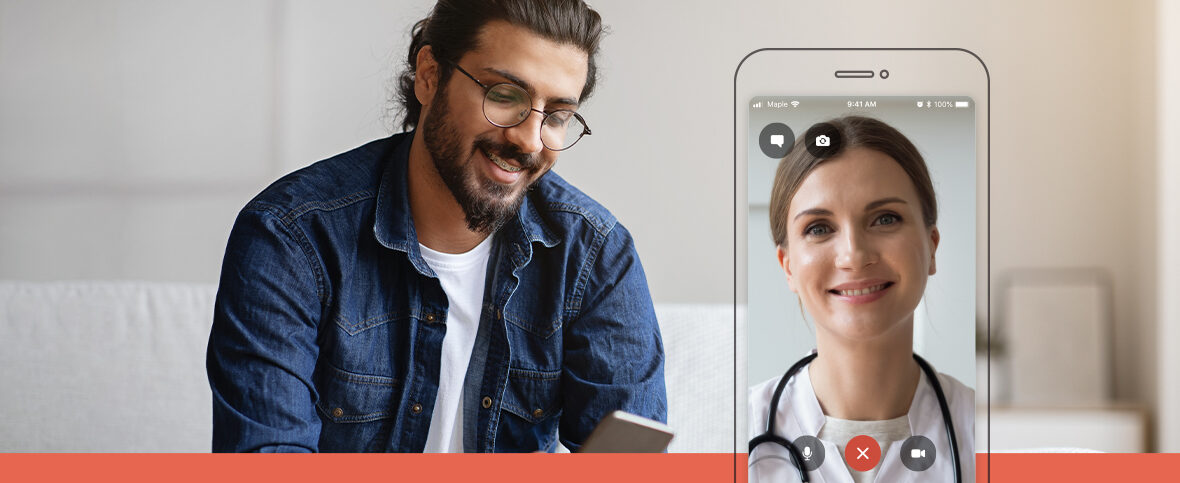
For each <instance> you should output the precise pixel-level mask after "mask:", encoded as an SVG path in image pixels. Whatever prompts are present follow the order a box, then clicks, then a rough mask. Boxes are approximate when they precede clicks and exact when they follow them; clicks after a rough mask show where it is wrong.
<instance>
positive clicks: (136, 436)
mask: <svg viewBox="0 0 1180 483" xmlns="http://www.w3.org/2000/svg"><path fill="white" fill-rule="evenodd" d="M215 292H216V286H214V285H210V284H183V283H154V282H153V283H147V282H105V281H104V282H47V283H41V282H20V281H0V408H3V409H4V411H3V414H0V452H203V451H209V448H210V437H211V434H212V431H211V421H212V416H211V409H210V408H211V402H210V400H211V396H210V392H209V385H208V382H207V379H206V377H205V345H206V342H207V340H208V337H209V327H210V325H211V324H212V308H213V299H214V294H215ZM656 313H657V316H658V318H659V320H660V329H661V331H662V332H663V337H664V344H665V352H666V355H667V362H666V368H665V377H666V382H667V388H668V401H669V411H668V419H669V425H670V426H671V427H672V428H673V429H675V430H676V431H677V436H676V438H675V439H674V440H673V442H672V446H671V447H670V451H675V452H732V451H733V450H734V446H733V445H734V441H735V439H734V412H733V410H734V392H733V389H732V388H734V351H733V347H734V346H733V342H734V330H733V328H734V326H733V320H734V319H733V309H732V307H731V306H729V305H695V306H694V305H657V306H656ZM743 346H744V344H743ZM740 350H741V351H742V352H743V353H744V348H740ZM742 362H744V356H743V361H742ZM738 376H739V377H740V378H741V381H742V383H741V386H743V387H744V385H745V384H744V382H745V381H744V377H745V376H744V373H739V374H738ZM739 423H741V422H740V421H739ZM739 427H744V426H739Z"/></svg>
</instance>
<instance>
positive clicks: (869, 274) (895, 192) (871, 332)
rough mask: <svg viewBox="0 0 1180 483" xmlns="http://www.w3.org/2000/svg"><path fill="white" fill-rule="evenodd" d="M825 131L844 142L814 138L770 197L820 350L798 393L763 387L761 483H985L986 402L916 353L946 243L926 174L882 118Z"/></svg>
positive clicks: (758, 420) (753, 394) (797, 380)
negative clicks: (979, 450) (920, 313)
mask: <svg viewBox="0 0 1180 483" xmlns="http://www.w3.org/2000/svg"><path fill="white" fill-rule="evenodd" d="M818 126H824V127H822V128H820V130H819V131H817V130H816V128H813V129H812V130H809V134H808V135H807V136H805V137H812V136H814V132H823V130H826V131H827V133H828V134H831V136H830V139H831V140H832V142H831V145H830V146H829V147H826V148H820V147H817V146H815V141H814V140H813V139H807V140H806V142H807V143H810V144H811V146H810V147H809V146H806V145H805V143H804V140H802V139H801V140H800V142H799V143H797V144H796V146H795V147H794V148H793V149H792V150H791V152H790V153H788V154H787V156H786V157H785V158H784V159H783V160H782V162H781V163H780V164H779V166H778V172H777V173H776V175H775V179H774V187H773V188H772V191H771V197H770V227H771V234H772V236H773V237H774V242H775V245H776V246H777V247H778V248H777V250H776V252H777V255H778V262H779V265H780V266H781V267H782V269H783V272H784V273H785V274H786V279H787V284H788V285H789V286H790V288H791V291H792V292H795V293H796V294H798V296H799V299H800V300H801V301H802V304H803V307H804V308H805V309H806V310H807V313H809V314H810V315H811V318H812V319H813V320H814V322H815V333H816V352H815V353H813V354H812V355H810V356H808V357H805V358H803V359H802V360H800V361H799V362H798V363H796V364H795V365H794V366H793V367H792V369H791V370H790V371H788V373H787V374H784V376H786V379H787V380H786V381H785V383H783V384H780V382H783V381H782V379H783V377H781V376H780V377H776V378H774V379H771V380H769V381H766V382H763V383H761V384H758V385H757V386H754V387H753V388H751V389H750V393H749V399H748V401H749V413H748V418H747V420H748V421H749V424H750V437H751V438H754V439H753V440H751V448H750V455H749V477H750V481H751V482H755V481H757V482H780V481H800V480H801V479H802V478H803V477H806V478H807V479H808V480H809V481H825V482H850V483H851V482H858V483H859V482H867V481H886V482H899V481H937V482H953V481H974V479H975V474H974V473H975V466H974V461H975V458H974V457H975V431H974V416H975V413H974V411H975V406H974V401H975V392H974V391H973V390H971V389H970V388H968V387H966V386H964V385H963V384H962V383H960V382H959V381H957V380H955V379H954V378H952V377H950V376H947V375H943V374H937V373H935V372H934V371H933V370H932V369H930V368H929V365H928V364H926V363H925V361H922V360H921V359H920V358H918V357H917V356H915V355H914V353H913V334H914V309H915V308H916V307H917V306H918V302H919V301H920V300H921V299H922V294H923V292H924V291H925V289H926V279H927V277H929V276H930V275H934V272H935V256H934V254H935V250H936V249H937V248H938V237H939V235H938V228H937V227H936V226H935V222H936V221H937V218H938V208H937V204H936V202H935V197H934V188H933V186H932V184H931V182H930V175H929V173H928V172H927V169H926V164H925V162H924V161H923V160H922V156H921V155H920V154H919V153H918V150H917V149H916V148H915V147H914V145H913V144H912V143H911V142H910V141H909V140H908V139H906V138H905V136H903V135H902V134H901V133H900V132H898V131H897V130H896V129H894V128H892V127H890V126H889V125H887V124H885V123H883V122H881V121H878V120H875V119H871V118H865V117H855V116H849V117H843V118H839V119H835V120H832V121H829V122H828V123H826V125H817V127H818ZM809 148H810V149H809ZM923 366H925V367H923ZM784 369H785V368H784ZM935 374H937V376H936V377H934V375H935ZM776 392H778V393H780V394H779V395H778V397H777V401H774V400H775V399H776V396H775V393H776ZM940 393H941V394H940ZM772 418H773V419H772ZM768 426H769V427H768ZM952 435H953V436H952ZM952 439H953V440H955V441H956V443H957V444H952V443H951V441H952ZM790 442H793V443H794V445H793V446H794V447H795V448H794V450H793V451H792V450H791V448H789V446H788V445H789V444H790ZM955 446H957V448H954V447H955ZM956 449H957V451H955V450H956ZM792 453H794V454H792ZM955 453H957V454H955ZM956 459H957V460H958V464H957V465H956V464H955V461H954V460H956ZM795 460H798V461H799V463H798V464H796V463H793V461H795ZM956 466H958V467H957V468H956ZM956 473H958V474H956Z"/></svg>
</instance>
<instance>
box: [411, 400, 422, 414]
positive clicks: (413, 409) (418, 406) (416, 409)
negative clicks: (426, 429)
mask: <svg viewBox="0 0 1180 483" xmlns="http://www.w3.org/2000/svg"><path fill="white" fill-rule="evenodd" d="M410 412H412V413H414V414H421V413H422V405H421V404H419V403H414V405H413V406H410Z"/></svg>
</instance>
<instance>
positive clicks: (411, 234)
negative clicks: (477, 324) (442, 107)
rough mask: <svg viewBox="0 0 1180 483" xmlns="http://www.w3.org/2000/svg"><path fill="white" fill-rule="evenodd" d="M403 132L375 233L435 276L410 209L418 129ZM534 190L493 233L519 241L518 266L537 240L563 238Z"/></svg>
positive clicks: (380, 197) (389, 166) (384, 183)
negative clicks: (550, 223)
mask: <svg viewBox="0 0 1180 483" xmlns="http://www.w3.org/2000/svg"><path fill="white" fill-rule="evenodd" d="M403 136H404V137H403V138H402V140H401V142H400V143H398V145H397V147H395V148H394V149H393V150H392V151H391V152H390V155H389V160H388V161H387V162H386V164H385V172H384V173H383V174H382V176H381V186H380V188H379V189H378V192H377V213H376V220H375V221H374V222H373V235H374V236H376V237H377V242H378V243H380V244H381V245H382V246H384V247H386V248H389V249H393V250H398V251H401V252H405V253H406V256H407V257H408V258H409V259H410V263H412V264H413V265H414V268H415V269H417V270H418V272H419V273H421V274H423V275H426V276H429V277H434V276H435V274H434V270H431V268H430V266H429V265H427V263H426V260H425V259H424V258H422V251H421V250H420V249H419V248H418V233H417V232H416V231H415V230H414V219H413V216H412V214H411V211H410V196H409V193H410V192H409V186H408V182H409V181H408V168H409V164H410V145H411V143H412V142H413V139H414V132H413V131H411V132H408V133H406V134H404V135H403ZM550 176H556V175H555V174H553V172H552V171H550V172H548V173H545V175H544V176H542V177H541V179H540V180H538V181H537V182H538V183H544V182H545V178H547V177H550ZM532 191H533V190H532V188H531V187H530V189H529V190H526V191H525V193H524V199H523V200H522V201H521V204H520V208H519V209H518V210H517V212H516V216H514V217H513V218H512V219H511V220H509V221H508V222H507V223H505V224H504V226H502V227H501V228H500V229H499V230H498V231H497V232H496V233H493V234H492V236H495V237H498V238H499V242H500V243H505V242H508V243H511V242H514V241H517V242H519V243H513V245H514V246H515V248H516V250H515V251H514V253H513V255H515V256H514V258H516V259H517V260H516V262H517V266H524V264H526V263H528V261H529V260H530V259H531V258H532V243H533V242H539V243H541V244H542V245H544V246H545V247H547V248H552V247H554V246H556V245H557V243H558V241H559V240H558V238H557V237H556V236H555V235H554V234H553V231H552V230H551V229H550V228H549V227H548V226H547V225H546V223H545V221H544V219H543V218H542V217H541V215H540V213H538V212H537V206H536V203H535V202H534V201H533V200H531V199H530V196H529V194H530V193H532Z"/></svg>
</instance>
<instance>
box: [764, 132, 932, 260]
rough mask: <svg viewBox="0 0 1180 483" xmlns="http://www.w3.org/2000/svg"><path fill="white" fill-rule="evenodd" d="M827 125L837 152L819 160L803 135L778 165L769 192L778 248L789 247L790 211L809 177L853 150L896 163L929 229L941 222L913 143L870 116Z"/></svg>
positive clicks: (772, 227)
mask: <svg viewBox="0 0 1180 483" xmlns="http://www.w3.org/2000/svg"><path fill="white" fill-rule="evenodd" d="M827 124H828V125H830V126H831V128H832V129H834V130H835V132H836V133H837V136H835V137H836V138H837V139H839V141H838V145H837V146H834V150H832V151H831V152H829V153H825V154H826V155H825V156H824V157H817V156H815V155H813V154H812V153H811V152H810V151H809V150H808V149H807V145H806V144H807V143H806V142H807V140H806V139H805V138H806V137H807V136H806V135H804V136H803V137H800V138H799V140H798V141H796V142H795V146H794V147H793V148H791V151H790V152H788V153H787V155H786V157H784V158H783V160H782V161H780V162H779V164H778V171H776V172H775V175H774V186H773V187H772V188H771V191H770V234H771V236H772V237H773V238H774V244H775V245H777V246H780V247H786V246H787V225H788V218H787V217H788V212H787V210H788V208H789V207H790V205H791V199H792V198H794V197H795V192H796V191H797V190H798V189H799V185H801V184H803V180H804V179H806V178H807V175H808V174H811V172H812V171H813V170H815V168H816V167H818V166H819V165H820V164H822V163H823V162H824V161H827V160H829V159H832V158H835V157H839V156H840V154H841V153H844V152H845V151H847V150H849V149H853V148H866V149H871V150H873V151H877V152H879V153H882V154H885V155H887V156H889V157H890V158H893V159H894V160H895V161H897V164H899V165H901V168H902V169H903V170H905V173H906V175H907V176H909V178H910V181H912V182H913V183H914V189H915V190H916V191H917V192H918V200H919V202H920V205H921V207H922V218H923V221H925V223H926V226H928V227H929V226H934V224H935V223H936V222H937V221H938V201H937V200H936V199H935V197H934V185H933V184H932V183H931V181H930V172H929V171H928V170H927V169H926V161H925V160H923V159H922V154H921V153H919V152H918V148H916V147H914V143H912V142H910V140H909V139H908V138H906V137H905V135H903V134H902V133H901V132H899V131H898V130H897V129H894V128H893V126H890V125H888V124H885V123H884V122H881V121H879V120H877V119H873V118H870V117H863V116H844V117H839V118H836V119H832V120H830V121H827Z"/></svg>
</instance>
